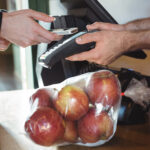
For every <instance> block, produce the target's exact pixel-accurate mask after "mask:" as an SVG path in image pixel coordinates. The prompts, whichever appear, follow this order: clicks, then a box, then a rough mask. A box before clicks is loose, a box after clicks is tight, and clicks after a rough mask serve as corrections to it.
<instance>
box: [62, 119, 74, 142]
mask: <svg viewBox="0 0 150 150" xmlns="http://www.w3.org/2000/svg"><path fill="white" fill-rule="evenodd" d="M64 140H65V141H66V142H71V143H74V142H76V141H77V127H76V122H75V121H69V120H66V121H65V134H64Z"/></svg>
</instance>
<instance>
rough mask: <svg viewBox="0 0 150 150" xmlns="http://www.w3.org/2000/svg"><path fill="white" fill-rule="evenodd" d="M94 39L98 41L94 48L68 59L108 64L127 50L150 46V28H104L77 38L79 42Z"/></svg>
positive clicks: (82, 42) (83, 42)
mask: <svg viewBox="0 0 150 150" xmlns="http://www.w3.org/2000/svg"><path fill="white" fill-rule="evenodd" d="M91 37H92V38H91ZM92 41H94V42H96V47H95V48H94V49H92V50H90V51H88V52H83V53H80V54H76V55H73V56H71V57H69V58H68V59H69V60H71V61H82V60H87V61H89V62H95V63H97V64H102V65H108V64H110V63H111V62H113V61H114V60H115V59H117V58H118V57H119V56H121V55H122V54H123V53H125V52H128V51H134V50H136V49H139V48H142V49H143V48H150V30H140V31H113V30H109V31H108V30H103V31H99V32H97V33H88V34H85V35H83V36H81V37H79V38H77V39H76V42H77V43H78V44H85V43H88V42H92Z"/></svg>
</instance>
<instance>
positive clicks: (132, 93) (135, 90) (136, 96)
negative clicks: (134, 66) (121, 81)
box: [124, 78, 150, 109]
mask: <svg viewBox="0 0 150 150" xmlns="http://www.w3.org/2000/svg"><path fill="white" fill-rule="evenodd" d="M124 95H125V96H126V97H129V98H131V99H132V100H133V101H134V102H135V103H136V104H139V105H140V106H142V107H143V108H144V109H146V108H147V107H148V106H149V104H150V88H149V87H148V83H147V81H146V80H145V79H143V80H141V81H139V80H137V79H135V78H133V79H132V80H131V81H130V83H129V85H128V87H127V89H126V91H125V92H124Z"/></svg>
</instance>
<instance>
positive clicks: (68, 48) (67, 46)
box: [39, 30, 97, 68]
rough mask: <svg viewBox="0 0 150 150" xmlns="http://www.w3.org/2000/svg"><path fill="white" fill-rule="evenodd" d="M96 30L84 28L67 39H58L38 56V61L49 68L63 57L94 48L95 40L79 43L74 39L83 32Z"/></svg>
mask: <svg viewBox="0 0 150 150" xmlns="http://www.w3.org/2000/svg"><path fill="white" fill-rule="evenodd" d="M96 31H97V30H93V31H87V30H85V31H81V32H78V33H76V34H74V35H73V36H71V37H69V38H68V39H64V40H60V41H59V42H58V43H56V44H55V45H54V46H52V47H51V48H50V49H48V51H46V52H45V53H44V54H42V55H41V56H40V57H39V63H40V64H41V65H43V66H44V67H47V68H51V67H52V66H53V65H55V63H57V62H58V61H59V60H61V59H63V58H66V57H69V56H71V55H74V54H77V53H81V52H83V51H87V50H90V49H92V48H94V47H95V42H91V43H87V44H81V45H79V44H77V43H76V42H75V39H76V38H77V37H79V36H81V35H83V34H86V33H89V32H96Z"/></svg>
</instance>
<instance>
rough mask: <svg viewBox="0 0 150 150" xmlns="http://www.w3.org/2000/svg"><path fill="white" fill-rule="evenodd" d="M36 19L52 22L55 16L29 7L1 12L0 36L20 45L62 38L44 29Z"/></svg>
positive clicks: (25, 45) (48, 41) (24, 45)
mask: <svg viewBox="0 0 150 150" xmlns="http://www.w3.org/2000/svg"><path fill="white" fill-rule="evenodd" d="M36 20H41V21H44V22H53V21H54V20H55V18H54V17H50V16H48V15H47V14H44V13H42V12H37V11H34V10H30V9H28V10H20V11H15V12H10V13H3V20H2V26H1V36H2V37H3V38H5V39H7V40H8V41H10V42H11V43H14V44H17V45H19V46H22V47H27V46H30V45H36V44H39V43H50V42H51V41H55V40H59V39H61V38H62V36H59V35H57V34H55V33H52V32H49V31H47V30H45V29H44V28H43V27H42V26H41V25H39V24H38V23H37V22H36Z"/></svg>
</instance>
